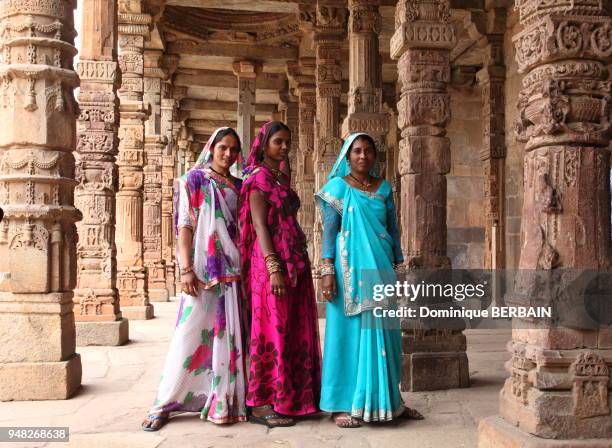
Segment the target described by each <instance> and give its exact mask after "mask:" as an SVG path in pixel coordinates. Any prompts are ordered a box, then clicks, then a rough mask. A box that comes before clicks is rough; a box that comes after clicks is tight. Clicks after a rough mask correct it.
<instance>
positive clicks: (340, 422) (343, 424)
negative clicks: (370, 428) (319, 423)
mask: <svg viewBox="0 0 612 448" xmlns="http://www.w3.org/2000/svg"><path fill="white" fill-rule="evenodd" d="M332 418H333V419H334V422H335V423H336V426H337V427H338V428H359V427H360V426H361V422H360V421H359V419H357V418H355V417H353V416H351V415H350V414H349V413H347V412H336V413H334V414H332Z"/></svg>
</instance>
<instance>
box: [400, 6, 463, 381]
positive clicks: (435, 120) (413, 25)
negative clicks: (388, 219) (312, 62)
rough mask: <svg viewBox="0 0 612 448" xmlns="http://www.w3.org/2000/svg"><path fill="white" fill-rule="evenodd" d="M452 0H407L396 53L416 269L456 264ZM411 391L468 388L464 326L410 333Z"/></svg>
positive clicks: (407, 232) (407, 243) (409, 238)
mask: <svg viewBox="0 0 612 448" xmlns="http://www.w3.org/2000/svg"><path fill="white" fill-rule="evenodd" d="M449 19H450V7H449V4H448V0H417V1H414V0H400V2H399V3H398V5H397V9H396V14H395V25H396V30H395V34H394V35H393V38H392V39H391V56H392V57H393V58H394V59H399V62H398V72H399V80H400V82H401V84H402V92H401V99H400V101H399V102H398V105H397V106H398V114H399V115H398V122H399V127H400V128H401V132H402V140H401V141H400V154H399V174H400V176H401V198H402V201H401V219H402V247H403V249H404V252H405V253H406V254H407V257H406V260H405V263H406V266H407V267H408V268H409V269H418V268H423V269H440V268H442V269H448V268H450V260H449V258H448V257H447V255H446V174H447V173H448V172H449V171H450V160H451V158H450V140H449V139H448V138H447V137H445V134H446V126H447V124H448V122H449V121H450V96H449V94H448V93H447V85H448V83H449V81H450V50H451V49H452V48H453V47H454V46H455V43H456V36H455V30H454V28H453V26H452V25H451V24H450V22H449ZM403 339H404V342H403V350H404V377H403V378H402V388H403V390H410V391H418V390H436V389H448V388H453V387H467V386H468V385H469V378H468V360H467V356H466V354H465V348H466V340H465V336H464V335H463V334H462V333H461V331H456V330H454V331H450V330H432V331H429V332H428V333H426V334H424V333H423V332H421V331H404V334H403Z"/></svg>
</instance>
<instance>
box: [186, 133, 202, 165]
mask: <svg viewBox="0 0 612 448" xmlns="http://www.w3.org/2000/svg"><path fill="white" fill-rule="evenodd" d="M199 148H200V144H199V143H198V142H194V141H193V137H189V140H187V150H186V152H185V172H187V171H189V170H190V169H191V168H193V165H194V164H195V163H196V160H198V149H199Z"/></svg>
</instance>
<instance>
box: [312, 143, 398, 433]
mask: <svg viewBox="0 0 612 448" xmlns="http://www.w3.org/2000/svg"><path fill="white" fill-rule="evenodd" d="M359 135H360V134H353V135H351V137H350V138H349V139H347V141H346V142H345V144H344V146H343V147H342V150H341V152H340V155H339V157H338V161H337V162H336V164H335V165H334V168H333V169H332V172H331V173H330V176H329V180H328V182H327V184H325V186H324V187H323V188H322V190H321V191H320V192H319V193H317V194H316V198H317V204H318V206H319V208H320V209H321V213H322V215H323V236H324V243H323V254H322V258H331V259H334V264H335V268H336V285H337V295H336V297H335V298H334V300H333V301H332V302H329V303H328V304H327V314H326V326H325V345H324V356H323V376H322V390H321V402H320V407H321V409H322V410H324V411H328V412H348V413H350V414H351V415H352V416H354V417H357V418H360V419H363V420H364V421H366V422H371V421H389V420H392V419H393V418H394V417H397V416H398V415H400V414H402V413H403V411H404V404H403V401H402V398H401V395H400V391H399V383H400V380H401V370H402V363H401V333H400V329H399V323H398V322H390V318H388V317H385V318H382V317H376V316H375V315H374V312H373V311H374V308H376V307H382V308H386V307H388V306H390V305H389V304H386V303H385V302H384V301H382V302H381V301H376V300H374V297H373V294H372V286H373V285H374V284H377V283H380V284H394V283H395V280H396V276H395V272H394V270H393V267H394V264H396V263H401V262H402V261H403V258H402V253H401V248H400V242H399V232H398V229H397V218H396V213H395V206H394V204H393V199H392V197H393V196H392V189H391V185H390V184H389V183H388V182H387V181H385V180H383V181H382V183H381V184H380V186H379V188H378V190H377V191H376V192H375V193H367V192H364V191H361V190H359V189H356V188H353V187H351V186H350V185H349V184H348V183H347V182H346V181H345V180H344V179H343V178H342V177H343V176H345V175H347V174H348V173H349V172H350V171H349V167H348V163H347V158H346V155H347V153H348V150H349V148H350V146H351V144H352V143H353V141H354V140H355V139H356V138H357V137H358V136H359ZM394 323H395V325H394ZM390 324H391V325H390Z"/></svg>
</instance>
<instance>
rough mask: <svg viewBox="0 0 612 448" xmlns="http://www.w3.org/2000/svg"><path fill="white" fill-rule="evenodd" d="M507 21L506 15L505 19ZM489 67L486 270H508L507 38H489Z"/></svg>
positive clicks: (485, 91) (482, 77) (485, 84)
mask: <svg viewBox="0 0 612 448" xmlns="http://www.w3.org/2000/svg"><path fill="white" fill-rule="evenodd" d="M503 17H504V18H505V14H504V15H503ZM488 39H489V42H490V43H489V46H488V47H487V60H488V61H489V64H488V65H487V66H486V67H484V68H483V69H482V70H481V71H480V72H479V73H478V79H479V82H480V84H481V87H482V104H483V108H482V118H483V123H484V133H483V146H482V150H481V152H480V159H481V160H482V161H483V168H484V182H485V185H484V192H485V251H484V252H485V253H484V268H485V269H502V268H504V266H505V250H504V243H505V237H504V235H505V232H504V228H505V216H504V199H505V198H504V165H505V157H506V132H505V127H506V125H505V120H506V114H505V110H506V104H505V93H504V88H505V80H506V67H505V66H504V53H503V45H504V40H503V35H490V36H488Z"/></svg>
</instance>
